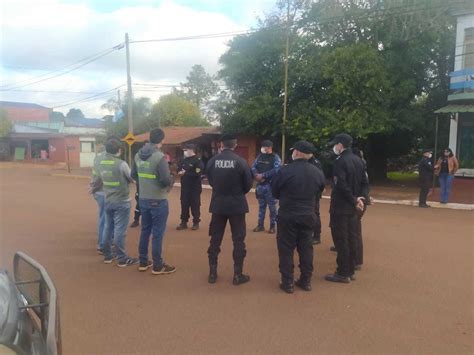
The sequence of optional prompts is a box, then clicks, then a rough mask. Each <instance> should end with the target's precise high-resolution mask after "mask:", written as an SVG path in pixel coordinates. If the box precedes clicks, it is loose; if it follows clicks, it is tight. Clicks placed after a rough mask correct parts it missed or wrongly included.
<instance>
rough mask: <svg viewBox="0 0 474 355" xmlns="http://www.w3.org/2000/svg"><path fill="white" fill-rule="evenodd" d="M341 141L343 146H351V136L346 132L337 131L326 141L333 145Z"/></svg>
mask: <svg viewBox="0 0 474 355" xmlns="http://www.w3.org/2000/svg"><path fill="white" fill-rule="evenodd" d="M338 143H342V145H343V146H344V147H345V148H350V147H351V146H352V137H351V136H350V135H348V134H347V133H339V134H336V136H335V137H334V138H333V139H332V140H331V141H330V142H329V143H328V144H329V145H335V144H338Z"/></svg>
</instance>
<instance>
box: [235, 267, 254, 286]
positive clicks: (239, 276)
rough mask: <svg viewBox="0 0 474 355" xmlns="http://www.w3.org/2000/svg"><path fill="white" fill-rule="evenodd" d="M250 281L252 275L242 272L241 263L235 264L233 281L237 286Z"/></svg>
mask: <svg viewBox="0 0 474 355" xmlns="http://www.w3.org/2000/svg"><path fill="white" fill-rule="evenodd" d="M249 281H250V276H248V275H244V274H243V273H242V266H241V265H238V264H237V265H234V279H233V280H232V283H233V284H234V285H235V286H238V285H242V284H244V283H246V282H249Z"/></svg>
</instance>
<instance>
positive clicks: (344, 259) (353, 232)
mask: <svg viewBox="0 0 474 355" xmlns="http://www.w3.org/2000/svg"><path fill="white" fill-rule="evenodd" d="M330 218H331V220H330V227H331V234H332V238H333V241H334V246H335V247H336V250H337V258H336V262H337V270H336V273H337V274H339V275H341V276H344V277H350V276H351V275H353V274H354V266H355V263H356V259H357V248H358V233H361V230H360V226H361V224H360V218H359V216H358V215H357V213H353V214H335V213H331V216H330ZM360 235H361V234H360ZM360 245H361V244H360Z"/></svg>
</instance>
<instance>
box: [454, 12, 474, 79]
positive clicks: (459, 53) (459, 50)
mask: <svg viewBox="0 0 474 355" xmlns="http://www.w3.org/2000/svg"><path fill="white" fill-rule="evenodd" d="M470 27H474V14H468V15H463V16H458V19H457V27H456V50H455V53H456V56H455V59H454V70H455V71H457V70H461V69H463V65H464V56H463V53H464V45H463V44H464V35H465V29H466V28H470Z"/></svg>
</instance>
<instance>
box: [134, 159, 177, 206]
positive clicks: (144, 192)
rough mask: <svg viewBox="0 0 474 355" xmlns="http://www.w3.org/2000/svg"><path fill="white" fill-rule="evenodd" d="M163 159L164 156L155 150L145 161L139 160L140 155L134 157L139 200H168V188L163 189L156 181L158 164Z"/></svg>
mask: <svg viewBox="0 0 474 355" xmlns="http://www.w3.org/2000/svg"><path fill="white" fill-rule="evenodd" d="M161 159H164V154H163V153H162V152H161V151H159V150H157V151H156V152H154V153H153V154H152V155H151V156H150V157H149V158H148V159H147V160H142V159H141V158H140V153H137V154H136V155H135V164H136V165H137V173H138V184H139V186H140V191H139V195H140V196H139V198H142V199H149V200H165V199H167V198H168V189H169V188H168V187H163V186H161V185H160V183H159V181H158V176H157V171H158V164H159V163H160V161H161Z"/></svg>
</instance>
